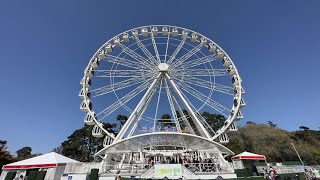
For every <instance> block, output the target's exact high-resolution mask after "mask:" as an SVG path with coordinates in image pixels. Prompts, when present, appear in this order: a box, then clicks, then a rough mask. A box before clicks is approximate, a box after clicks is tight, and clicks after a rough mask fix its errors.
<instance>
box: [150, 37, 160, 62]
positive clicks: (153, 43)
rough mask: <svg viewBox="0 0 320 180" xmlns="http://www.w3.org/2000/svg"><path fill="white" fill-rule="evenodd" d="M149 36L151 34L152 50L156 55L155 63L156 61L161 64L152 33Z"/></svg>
mask: <svg viewBox="0 0 320 180" xmlns="http://www.w3.org/2000/svg"><path fill="white" fill-rule="evenodd" d="M150 34H151V40H152V45H153V49H154V52H155V53H156V57H157V61H158V63H161V60H160V56H159V51H158V47H157V43H156V41H155V39H154V36H153V33H150Z"/></svg>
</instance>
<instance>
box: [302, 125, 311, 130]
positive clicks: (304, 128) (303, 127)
mask: <svg viewBox="0 0 320 180" xmlns="http://www.w3.org/2000/svg"><path fill="white" fill-rule="evenodd" d="M299 129H303V130H309V129H310V128H308V127H306V126H300V127H299Z"/></svg>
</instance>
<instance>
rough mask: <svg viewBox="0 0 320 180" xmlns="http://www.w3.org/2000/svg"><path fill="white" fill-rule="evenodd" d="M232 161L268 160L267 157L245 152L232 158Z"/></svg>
mask: <svg viewBox="0 0 320 180" xmlns="http://www.w3.org/2000/svg"><path fill="white" fill-rule="evenodd" d="M231 159H232V160H240V159H246V160H264V161H265V160H266V157H265V156H264V155H259V154H254V153H251V152H246V151H245V152H243V153H240V154H238V155H235V156H233V157H232V158H231Z"/></svg>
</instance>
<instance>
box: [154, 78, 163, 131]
mask: <svg viewBox="0 0 320 180" xmlns="http://www.w3.org/2000/svg"><path fill="white" fill-rule="evenodd" d="M161 91H162V79H161V82H160V86H159V94H158V99H157V105H156V112H155V114H154V122H153V129H154V130H155V129H156V124H157V116H158V109H159V102H160V96H161Z"/></svg>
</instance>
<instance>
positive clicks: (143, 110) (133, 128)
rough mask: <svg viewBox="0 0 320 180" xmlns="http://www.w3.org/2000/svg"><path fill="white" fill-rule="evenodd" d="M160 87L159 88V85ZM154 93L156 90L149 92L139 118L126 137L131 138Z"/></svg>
mask: <svg viewBox="0 0 320 180" xmlns="http://www.w3.org/2000/svg"><path fill="white" fill-rule="evenodd" d="M160 87H161V85H160ZM155 92H156V88H155V89H154V90H153V91H152V92H151V94H150V95H149V97H147V100H146V102H145V104H144V105H143V109H142V110H141V113H140V114H139V116H138V118H137V120H136V122H135V123H134V125H133V127H132V128H131V130H130V132H129V135H128V137H130V136H132V135H133V133H134V132H135V131H136V128H137V127H138V124H139V123H140V121H141V119H142V116H143V115H144V113H145V112H146V110H147V108H148V106H149V104H150V102H151V99H152V97H153V96H154V94H155ZM146 121H148V120H146ZM154 129H155V128H154Z"/></svg>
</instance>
